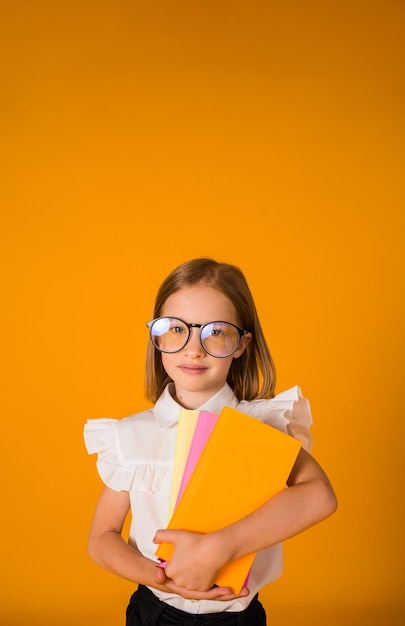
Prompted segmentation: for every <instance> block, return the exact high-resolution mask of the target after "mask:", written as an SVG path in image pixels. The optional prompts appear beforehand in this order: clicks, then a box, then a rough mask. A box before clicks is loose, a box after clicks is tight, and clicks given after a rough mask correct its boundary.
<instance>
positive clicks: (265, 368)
mask: <svg viewBox="0 0 405 626" xmlns="http://www.w3.org/2000/svg"><path fill="white" fill-rule="evenodd" d="M147 326H148V327H149V333H150V343H149V347H148V354H147V363H146V394H147V396H148V398H149V399H150V400H151V401H152V402H154V403H155V405H154V407H153V408H152V409H149V410H146V411H142V412H141V413H138V414H136V415H132V416H130V417H128V418H125V419H122V420H114V419H98V420H89V421H88V423H87V425H86V427H85V440H86V445H87V449H88V451H89V453H94V452H97V453H98V470H99V473H100V475H101V478H102V479H103V481H104V483H105V487H104V490H103V491H102V494H101V496H100V499H99V502H98V505H97V508H96V512H95V515H94V520H93V524H92V527H91V531H90V537H89V552H90V555H91V557H92V558H93V559H94V561H95V562H96V563H98V564H99V565H100V566H101V567H104V568H105V569H107V570H109V571H110V572H113V573H115V574H117V575H119V576H122V577H124V578H127V579H129V580H132V581H134V582H136V583H138V590H137V591H135V593H134V594H133V596H132V597H131V600H130V604H129V606H128V609H127V622H126V623H127V626H151V625H153V624H159V625H175V624H188V623H190V624H191V623H192V624H214V623H215V624H217V623H218V624H224V625H225V624H229V625H232V624H234V625H236V624H239V625H241V624H245V625H248V626H255V625H256V624H257V625H263V624H266V616H265V612H264V610H263V607H262V605H261V604H260V602H259V600H258V597H257V596H258V591H259V590H260V588H262V587H263V586H264V585H266V584H267V583H269V582H271V581H273V580H274V579H275V578H277V577H278V576H279V575H280V573H281V569H282V554H281V542H282V541H284V540H285V539H287V538H289V537H291V536H293V535H296V534H297V533H300V532H302V531H303V530H305V529H306V528H308V527H310V526H312V525H313V524H316V523H317V522H320V521H321V520H323V519H324V518H326V517H328V516H329V515H331V514H332V513H333V512H334V511H335V508H336V499H335V495H334V492H333V489H332V487H331V485H330V483H329V480H328V478H327V477H326V475H325V473H324V472H323V470H322V469H321V468H320V466H319V465H318V464H317V463H316V461H315V460H314V459H313V458H312V457H311V456H310V454H309V453H308V452H307V451H306V450H308V449H309V448H310V443H311V437H310V434H309V426H310V424H311V416H310V409H309V405H308V402H307V401H306V400H305V399H304V398H303V397H302V396H301V392H300V389H299V388H298V387H294V388H292V389H290V390H288V391H285V392H283V393H281V394H279V395H277V396H275V397H274V387H275V369H274V365H273V361H272V358H271V356H270V352H269V350H268V347H267V344H266V341H265V339H264V336H263V332H262V329H261V326H260V322H259V319H258V315H257V312H256V308H255V305H254V302H253V298H252V295H251V293H250V290H249V287H248V285H247V283H246V280H245V278H244V276H243V274H242V272H241V271H240V270H239V269H238V268H237V267H234V266H232V265H228V264H225V263H218V262H216V261H214V260H211V259H195V260H192V261H189V262H187V263H184V264H183V265H180V266H179V267H178V268H177V269H175V270H174V271H173V272H172V273H171V274H170V275H169V276H168V277H167V278H166V280H165V281H164V282H163V284H162V285H161V287H160V289H159V291H158V294H157V298H156V303H155V309H154V313H153V320H152V321H150V322H148V324H147ZM224 406H230V407H233V408H236V409H238V410H240V411H242V412H244V413H247V414H248V415H251V416H254V417H257V418H258V419H260V420H262V421H263V422H265V423H268V424H270V425H272V426H274V427H276V428H279V429H280V430H283V431H284V432H287V433H289V434H290V435H292V436H294V437H297V438H299V439H301V441H302V443H303V448H302V449H301V451H300V453H299V455H298V458H297V461H296V463H295V465H294V468H293V470H292V472H291V475H290V477H289V479H288V487H289V488H288V489H284V490H283V491H282V492H280V493H279V494H277V495H276V496H275V497H273V498H272V499H271V500H269V501H268V502H267V503H266V504H265V505H263V506H262V507H261V508H259V509H258V510H256V511H255V512H254V513H252V514H250V515H248V516H246V517H244V518H243V519H241V520H240V521H238V522H236V523H234V524H231V525H229V526H227V527H225V528H223V529H221V530H218V531H216V532H212V533H207V534H198V533H193V532H188V531H185V530H182V529H178V530H177V529H176V530H165V528H166V526H167V523H168V511H169V501H170V490H171V482H172V472H173V461H174V453H175V445H176V435H177V423H178V416H179V413H180V409H181V408H182V407H184V408H187V409H198V410H205V411H209V412H212V413H217V414H218V413H220V411H221V409H222V408H223V407H224ZM305 449H306V450H305ZM223 488H224V489H226V485H224V486H223ZM252 489H254V484H253V483H252ZM130 510H131V513H132V521H131V528H130V533H129V541H128V543H127V542H126V541H125V540H124V539H123V537H122V535H121V531H122V527H123V524H124V520H125V518H126V516H127V514H128V512H129V511H130ZM163 542H168V543H171V544H173V545H174V554H173V556H172V558H171V559H170V561H169V562H168V563H167V565H166V567H165V569H163V568H161V567H159V566H158V563H157V559H156V556H155V551H156V547H157V544H159V543H163ZM251 552H258V554H257V556H256V558H255V561H254V563H253V566H252V569H251V573H250V577H249V589H247V588H244V589H242V591H241V593H240V594H239V595H238V594H236V593H234V591H233V590H232V589H230V588H226V587H218V586H215V585H214V581H215V579H216V575H217V573H218V572H219V570H220V569H221V568H222V567H223V566H224V565H225V564H226V563H228V562H229V561H231V560H233V559H235V558H237V557H239V556H241V555H244V554H248V553H251Z"/></svg>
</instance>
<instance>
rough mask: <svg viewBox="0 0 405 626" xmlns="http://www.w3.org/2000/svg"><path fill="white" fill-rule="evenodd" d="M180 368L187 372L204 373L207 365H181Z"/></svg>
mask: <svg viewBox="0 0 405 626" xmlns="http://www.w3.org/2000/svg"><path fill="white" fill-rule="evenodd" d="M179 368H180V369H181V371H182V372H185V373H186V374H194V375H196V374H202V373H203V372H205V370H206V369H207V368H206V367H202V366H200V365H180V366H179Z"/></svg>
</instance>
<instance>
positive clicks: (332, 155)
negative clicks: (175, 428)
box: [0, 0, 405, 626]
mask: <svg viewBox="0 0 405 626" xmlns="http://www.w3.org/2000/svg"><path fill="white" fill-rule="evenodd" d="M0 13H1V16H0V41H1V48H2V49H1V55H0V66H1V67H0V70H1V84H0V107H1V179H2V181H1V188H0V195H1V231H0V237H1V251H2V252H1V254H2V259H1V269H2V277H1V291H2V304H1V317H2V321H1V329H2V340H1V346H2V349H1V355H2V373H1V382H2V392H1V432H2V438H1V465H2V469H1V477H2V488H1V500H2V515H1V528H0V540H1V544H2V545H1V568H0V572H1V574H0V575H1V585H0V594H1V602H0V607H1V608H0V624H1V625H2V626H3V625H4V626H20V625H21V626H22V624H26V623H29V624H35V625H37V624H38V626H54V625H55V624H58V625H60V626H70V625H73V624H74V625H75V626H91V625H92V624H97V625H98V626H116V625H117V624H123V623H124V611H125V607H126V603H127V600H128V597H129V595H130V593H131V591H132V589H133V585H132V584H131V583H129V582H128V581H123V580H120V579H119V578H117V577H114V576H113V575H111V574H109V573H107V572H105V571H103V570H101V569H100V568H98V567H97V566H96V565H94V564H93V563H92V562H91V561H90V559H89V557H88V556H87V552H86V541H87V532H88V528H89V525H90V521H91V517H92V512H93V509H94V505H95V503H96V500H97V497H98V494H99V491H100V488H101V483H100V480H99V478H98V476H97V474H96V468H95V458H94V457H89V456H87V454H86V452H85V449H84V445H83V440H82V430H83V423H84V422H85V420H86V419H87V418H88V417H102V416H113V417H123V416H125V415H127V414H130V413H132V412H135V411H138V410H140V409H142V408H144V407H145V406H146V401H145V400H144V397H143V368H144V356H145V347H146V341H147V333H146V328H145V321H146V320H147V319H150V317H151V312H152V304H153V298H154V295H155V291H156V289H157V287H158V285H159V284H160V282H161V280H162V279H163V277H164V276H165V275H166V274H167V273H168V271H169V270H171V269H172V268H173V267H174V266H176V265H177V264H178V263H180V262H182V261H184V260H187V259H189V258H191V257H194V256H200V255H207V256H213V257H215V258H217V259H218V260H222V261H228V262H232V263H236V264H237V265H239V266H240V267H241V268H242V269H243V270H244V272H245V274H246V276H247V278H248V280H249V283H250V286H251V288H252V291H253V293H254V296H255V299H256V302H257V306H258V309H259V312H260V315H261V319H262V322H263V325H264V328H265V331H266V335H267V338H268V341H269V344H270V346H271V349H272V352H273V355H274V358H275V361H276V365H277V368H278V385H277V391H281V390H283V389H285V388H287V387H290V386H292V385H294V384H297V383H298V384H300V385H301V387H302V389H303V392H304V394H305V395H306V396H307V397H309V398H310V400H311V405H312V410H313V415H314V420H315V425H314V428H313V434H314V440H315V445H314V450H313V452H314V455H315V456H316V457H317V458H318V460H319V461H320V462H321V464H322V465H323V466H324V467H325V469H326V471H327V472H328V474H329V475H330V477H331V480H332V482H333V484H334V486H335V489H336V492H337V495H338V497H339V502H340V507H339V510H338V512H337V513H336V515H335V516H333V517H332V518H330V519H329V520H327V521H326V522H324V523H323V524H321V525H319V526H316V527H315V528H313V529H311V530H309V531H307V532H306V533H305V534H303V535H300V536H299V537H297V538H294V539H292V540H290V541H289V542H287V544H286V546H285V571H284V574H283V576H282V578H281V579H280V580H279V581H277V582H276V583H274V584H273V585H271V586H270V587H268V588H267V589H266V590H265V591H264V592H263V594H262V599H263V602H264V604H265V606H266V608H267V611H268V614H269V619H270V624H275V625H277V626H287V625H290V624H292V623H293V622H294V620H295V619H297V620H298V619H299V621H300V623H305V624H312V625H315V626H316V625H317V624H319V625H321V624H322V625H323V624H325V623H326V624H329V625H335V624H336V625H337V624H345V626H348V625H352V624H353V625H354V624H358V623H359V620H364V621H365V623H367V624H368V625H369V626H374V625H377V624H381V623H384V624H387V625H388V624H389V625H391V624H402V623H403V620H404V617H405V610H404V588H403V587H404V583H403V581H404V576H405V572H404V556H405V555H404V542H403V529H404V511H403V508H404V507H403V499H404V463H403V458H404V443H403V442H404V435H405V432H404V419H403V418H404V409H403V402H402V391H403V387H404V379H403V371H404V370H403V351H404V341H403V339H404V333H403V318H404V305H403V298H402V297H401V296H403V294H401V292H402V291H403V282H404V277H403V272H404V262H403V247H404V205H403V197H404V196H403V180H404V174H403V168H404V160H403V146H404V143H403V141H404V34H405V33H404V30H405V28H404V26H405V19H404V18H405V7H404V3H403V2H401V1H400V0H369V1H366V0H364V1H361V0H353V1H348V0H340V1H338V0H331V1H330V2H323V1H321V0H318V1H316V0H308V1H306V2H302V1H301V0H290V1H289V2H275V1H274V2H273V1H272V0H268V1H265V0H262V1H258V0H250V1H249V2H247V1H246V2H241V1H239V0H235V1H230V0H223V1H222V0H216V1H215V2H214V1H213V0H199V1H196V0H194V1H193V0H189V1H186V0H182V1H180V0H173V1H170V0H166V1H163V0H150V1H146V2H138V1H136V0H110V1H106V0H98V1H97V2H96V1H95V0H91V1H88V2H86V1H85V0H84V1H83V0H82V1H79V0H53V1H52V0H49V1H46V0H31V1H30V0H3V2H2V3H1V7H0Z"/></svg>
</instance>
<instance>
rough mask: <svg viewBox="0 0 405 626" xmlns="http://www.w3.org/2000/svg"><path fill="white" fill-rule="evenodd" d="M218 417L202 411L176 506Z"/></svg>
mask: <svg viewBox="0 0 405 626" xmlns="http://www.w3.org/2000/svg"><path fill="white" fill-rule="evenodd" d="M217 420H218V415H215V413H208V411H200V413H199V415H198V418H197V424H196V427H195V430H194V434H193V438H192V440H191V444H190V449H189V453H188V456H187V461H186V464H185V466H184V471H183V476H182V479H181V481H180V487H179V491H178V494H177V499H176V505H175V506H177V505H178V503H179V501H180V498H181V496H182V495H183V491H184V489H185V488H186V485H187V483H188V481H189V479H190V476H191V474H192V473H193V471H194V468H195V466H196V463H197V461H198V459H199V458H200V454H201V452H202V451H203V450H204V447H205V444H206V443H207V441H208V439H209V437H210V435H211V433H212V431H213V428H214V426H215V424H216V423H217Z"/></svg>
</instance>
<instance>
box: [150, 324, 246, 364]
mask: <svg viewBox="0 0 405 626" xmlns="http://www.w3.org/2000/svg"><path fill="white" fill-rule="evenodd" d="M146 325H147V326H148V328H149V332H150V339H151V341H152V343H153V345H154V346H155V348H157V349H158V350H159V351H160V352H166V353H168V354H173V353H174V352H180V350H182V349H183V348H184V346H185V345H186V343H187V342H188V340H189V339H190V334H191V328H199V329H200V343H201V346H202V347H203V349H204V350H205V352H207V354H209V355H210V356H214V357H216V358H218V359H223V358H225V357H227V356H231V354H233V353H234V352H235V351H236V350H237V349H238V346H239V344H240V340H241V337H243V335H246V334H247V332H248V331H247V330H243V328H239V327H238V326H235V324H231V322H221V321H218V322H209V323H208V324H187V322H184V321H183V320H180V319H178V318H177V317H158V318H156V319H154V320H152V321H151V322H147V324H146Z"/></svg>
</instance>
